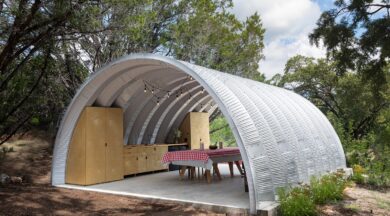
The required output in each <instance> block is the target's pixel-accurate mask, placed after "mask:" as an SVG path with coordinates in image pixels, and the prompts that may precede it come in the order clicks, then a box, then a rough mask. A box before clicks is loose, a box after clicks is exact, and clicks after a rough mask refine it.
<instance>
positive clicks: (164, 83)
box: [52, 55, 256, 212]
mask: <svg viewBox="0 0 390 216" xmlns="http://www.w3.org/2000/svg"><path fill="white" fill-rule="evenodd" d="M85 107H116V108H120V109H122V111H123V144H124V145H125V146H126V145H131V146H134V145H144V144H149V145H150V144H174V143H175V133H174V131H175V130H177V129H178V128H180V127H181V124H182V123H183V121H184V119H185V118H186V116H188V114H189V113H191V112H196V113H206V114H207V116H210V115H212V114H213V113H214V112H215V111H216V110H217V109H220V111H221V112H222V113H223V114H224V115H225V117H226V119H227V121H228V123H229V124H230V126H231V127H232V131H233V133H234V135H235V137H236V139H237V137H238V131H237V128H236V126H235V125H234V123H233V120H232V119H231V117H229V116H228V113H227V111H226V108H224V104H223V103H222V101H220V100H219V99H218V97H217V96H216V94H215V93H214V92H213V90H212V89H211V88H210V87H209V86H208V84H207V83H206V82H205V81H203V79H202V78H201V77H200V76H199V75H198V74H196V73H195V72H194V71H192V70H191V69H189V68H188V67H186V66H185V65H184V64H182V63H180V62H177V61H174V60H171V59H167V58H163V57H159V56H154V55H135V56H128V57H125V58H123V59H120V60H118V61H116V62H114V63H113V64H110V65H109V66H107V67H105V68H103V69H101V70H100V71H98V72H96V73H94V74H93V75H92V76H91V77H90V79H89V80H88V81H87V82H86V83H85V84H84V85H83V87H82V88H81V89H80V91H79V92H78V93H77V95H76V96H75V98H74V100H73V101H72V103H71V104H70V106H69V108H68V110H67V112H66V114H65V116H64V119H63V121H62V123H61V126H60V130H59V132H58V136H57V140H56V146H55V151H54V159H53V172H52V173H53V174H52V182H53V185H62V186H70V185H69V184H66V183H67V181H66V179H67V175H68V173H67V167H69V160H70V159H69V154H71V153H70V151H71V150H72V149H71V150H69V149H70V147H69V146H70V145H71V143H72V139H74V138H73V137H74V136H75V135H74V134H75V130H77V126H78V124H79V122H80V118H82V117H83V115H84V112H85ZM180 141H181V142H183V140H180ZM204 141H206V140H204ZM207 142H209V141H207ZM237 145H238V146H239V147H240V152H241V157H242V160H243V161H244V164H245V165H246V167H247V169H246V170H247V173H246V174H247V176H251V169H250V165H249V161H248V158H247V156H246V152H245V151H244V147H243V146H242V144H241V141H240V138H239V137H238V139H237ZM169 148H170V149H175V148H174V147H172V146H169ZM221 166H222V168H221V172H222V176H223V178H226V179H224V180H222V181H220V182H222V183H223V184H228V185H225V186H219V185H222V184H221V183H219V181H214V182H215V183H214V184H209V185H208V184H206V186H205V185H204V184H205V182H198V184H197V183H196V181H195V182H192V183H191V185H188V187H189V188H190V187H192V189H193V193H194V194H192V195H190V197H192V198H191V199H188V200H186V196H180V195H179V194H180V193H181V194H182V195H185V191H186V189H183V191H182V192H178V193H177V194H176V195H175V196H176V197H175V196H172V197H170V196H165V197H164V196H162V197H161V198H167V199H178V200H180V197H183V199H184V200H185V201H189V202H190V201H195V202H200V203H201V202H202V201H201V199H202V198H201V197H202V193H203V196H204V197H209V198H212V199H215V201H213V200H212V199H211V200H205V201H204V203H211V204H212V203H217V204H218V203H219V204H221V205H223V204H222V203H221V202H220V201H221V198H220V197H216V196H213V194H217V193H218V194H219V195H218V196H221V191H223V190H224V191H225V192H226V196H224V195H222V196H223V197H224V199H225V203H226V206H235V205H234V204H233V203H237V202H238V203H241V204H242V205H241V206H245V207H246V208H250V209H251V212H255V211H256V204H255V203H256V201H255V199H256V198H255V196H254V188H253V183H252V178H251V177H250V178H248V185H249V193H246V192H245V191H244V184H245V183H244V181H243V180H244V179H241V177H239V176H236V177H235V178H234V179H229V178H227V177H229V173H228V172H229V168H228V166H227V164H222V165H221ZM146 173H147V174H149V175H148V176H146V175H141V176H139V175H138V177H134V175H126V178H125V180H122V181H123V182H125V181H126V180H128V179H130V182H133V183H134V182H136V181H134V179H136V178H140V179H141V180H140V181H138V183H141V184H140V185H133V186H135V187H138V186H139V187H142V186H145V185H142V184H144V183H145V182H147V181H145V179H146V177H147V179H151V178H154V179H157V176H158V175H160V176H163V177H164V176H166V177H167V179H169V181H171V183H172V181H174V180H176V181H178V180H179V179H178V177H179V176H178V175H176V176H175V179H172V175H169V176H167V175H166V173H155V174H153V173H150V172H146ZM175 173H177V172H175ZM236 174H237V170H236ZM168 177H169V178H168ZM123 182H122V183H119V184H117V185H116V186H118V187H117V189H115V187H116V186H115V182H112V183H108V184H99V185H95V186H88V187H86V188H88V189H98V190H105V189H107V190H108V191H111V192H118V193H120V192H126V191H125V190H124V189H123V184H124V183H123ZM237 183H238V184H237ZM64 184H65V185H64ZM151 184H154V185H155V186H158V183H157V182H155V181H152V182H151ZM229 184H230V185H229ZM121 185H122V186H121ZM128 186H129V187H128V188H131V187H130V186H131V185H128ZM149 186H150V185H149ZM160 186H161V185H160ZM218 187H219V189H218ZM223 187H227V188H223ZM229 187H230V188H229ZM78 188H80V189H82V187H78ZM133 188H134V187H133ZM213 188H214V189H216V190H219V191H215V190H214V193H213ZM84 189H85V187H84ZM156 190H157V188H155V189H154V191H156ZM169 190H171V191H173V190H175V189H174V188H163V191H165V193H166V194H169ZM176 191H177V190H176ZM195 192H196V193H198V194H197V195H196V193H195ZM127 193H130V194H135V193H136V191H132V190H130V189H129V190H128V191H127ZM161 193H162V194H164V192H160V194H161ZM207 193H208V194H207ZM229 193H230V194H229ZM141 194H142V193H141ZM143 194H144V195H145V196H150V197H154V196H156V197H157V196H158V194H157V195H156V194H153V193H150V194H147V193H146V192H145V191H144V193H143ZM222 194H223V193H222ZM229 195H233V196H235V197H236V198H239V199H241V200H237V199H231V200H230V203H229V201H226V197H229ZM187 196H188V195H187ZM197 197H199V199H198V198H197ZM248 197H250V198H249V199H248ZM187 198H188V197H187ZM233 198H234V197H233ZM249 204H250V205H249Z"/></svg>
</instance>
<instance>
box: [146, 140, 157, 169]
mask: <svg viewBox="0 0 390 216" xmlns="http://www.w3.org/2000/svg"><path fill="white" fill-rule="evenodd" d="M155 152H156V147H151V146H148V147H145V153H146V170H147V171H148V172H150V171H154V170H155V161H156V155H155Z"/></svg>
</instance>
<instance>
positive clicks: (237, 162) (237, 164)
mask: <svg viewBox="0 0 390 216" xmlns="http://www.w3.org/2000/svg"><path fill="white" fill-rule="evenodd" d="M234 163H235V164H236V166H237V168H238V170H239V171H240V174H241V175H244V171H242V169H241V165H240V162H239V161H234Z"/></svg>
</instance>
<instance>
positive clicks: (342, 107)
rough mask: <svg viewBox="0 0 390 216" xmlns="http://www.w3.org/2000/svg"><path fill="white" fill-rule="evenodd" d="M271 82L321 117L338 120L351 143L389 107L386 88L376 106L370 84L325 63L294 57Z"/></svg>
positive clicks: (367, 131)
mask: <svg viewBox="0 0 390 216" xmlns="http://www.w3.org/2000/svg"><path fill="white" fill-rule="evenodd" d="M276 78H277V79H276ZM275 79H276V80H277V81H278V82H277V84H278V85H279V86H281V87H284V88H288V89H291V90H293V91H295V92H297V93H298V94H300V95H302V96H304V97H305V98H307V99H308V100H310V101H311V102H313V103H314V104H315V105H316V106H317V107H319V108H320V109H321V110H322V111H323V112H324V113H325V114H328V113H332V115H334V116H335V117H336V118H338V119H340V120H341V121H342V122H343V127H344V130H345V131H346V132H348V133H350V134H351V135H352V137H353V138H354V139H359V138H362V137H364V136H365V135H367V134H368V133H369V132H370V131H371V130H372V128H373V127H374V126H375V124H376V123H377V118H378V116H380V115H381V113H382V112H383V111H384V110H386V109H388V108H389V107H390V97H389V95H390V94H389V93H390V92H389V88H384V89H385V90H384V91H380V92H379V94H381V95H382V98H383V100H381V102H380V103H377V97H376V94H374V93H372V92H371V91H370V88H371V84H370V83H368V82H364V81H363V80H361V77H360V75H359V74H357V73H354V72H346V73H344V75H342V76H340V75H338V64H337V63H334V62H332V61H328V60H326V59H317V60H316V59H314V58H309V57H304V56H295V57H293V58H291V59H289V60H288V62H287V64H286V67H285V73H284V75H283V76H282V77H281V78H280V75H279V76H276V77H275ZM387 85H389V84H388V83H387Z"/></svg>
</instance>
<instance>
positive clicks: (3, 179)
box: [0, 173, 10, 185]
mask: <svg viewBox="0 0 390 216" xmlns="http://www.w3.org/2000/svg"><path fill="white" fill-rule="evenodd" d="M9 182H10V177H9V176H8V175H7V174H5V173H1V174H0V184H2V185H4V184H8V183H9Z"/></svg>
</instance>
